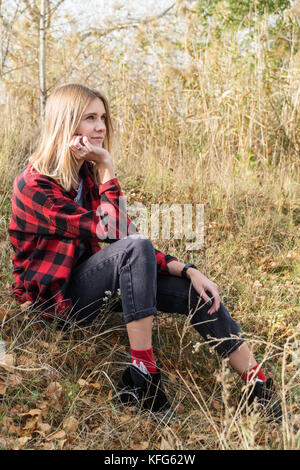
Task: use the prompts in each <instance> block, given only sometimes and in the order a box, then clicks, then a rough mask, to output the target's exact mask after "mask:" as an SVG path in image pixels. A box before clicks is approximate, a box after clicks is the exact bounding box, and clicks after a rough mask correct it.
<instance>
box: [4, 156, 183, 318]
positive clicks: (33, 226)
mask: <svg viewBox="0 0 300 470" xmlns="http://www.w3.org/2000/svg"><path fill="white" fill-rule="evenodd" d="M31 168H32V165H31V164H29V165H28V166H27V167H26V168H25V169H23V170H22V171H21V172H20V173H19V174H18V176H17V177H16V178H15V181H14V187H13V194H12V217H11V223H10V225H9V229H8V230H9V236H10V240H11V243H12V245H13V248H14V251H15V254H14V257H13V268H14V269H13V274H14V277H15V280H16V282H14V283H13V285H12V286H11V287H10V292H11V294H12V295H14V297H16V298H17V299H18V300H19V301H20V302H22V303H23V302H26V301H31V302H33V303H34V306H35V307H36V308H37V309H38V310H39V311H41V313H42V314H43V316H44V317H46V318H48V317H49V318H50V317H52V318H53V316H58V317H60V318H66V317H67V315H68V312H69V311H70V310H71V308H72V301H71V299H70V298H66V296H65V291H66V288H67V285H68V281H69V279H70V276H71V271H72V269H73V268H74V267H75V266H76V264H77V261H78V256H79V251H80V249H79V245H80V243H81V242H84V244H85V248H86V250H87V253H88V255H90V256H91V255H93V254H94V253H96V252H97V251H99V250H101V248H100V246H99V239H100V240H104V239H105V235H107V231H108V229H109V225H110V224H111V221H112V218H111V217H110V216H109V217H108V214H110V215H111V214H113V215H114V217H113V218H114V219H116V220H114V221H113V222H114V223H113V224H112V225H113V226H114V227H116V230H115V235H116V236H115V237H114V239H109V238H107V239H106V240H104V241H105V242H108V243H112V242H114V241H116V240H117V239H121V238H123V237H125V236H127V235H130V234H132V233H136V228H135V226H134V224H133V223H132V222H131V220H130V219H129V217H128V216H127V215H126V213H125V212H124V211H123V204H121V205H120V201H122V195H123V194H122V191H121V188H120V185H119V182H118V179H117V178H113V179H111V180H109V181H107V182H106V183H104V184H102V185H100V186H97V185H96V183H95V179H94V175H93V165H92V164H91V163H88V162H86V161H85V162H84V164H83V165H82V167H81V169H80V176H81V177H82V178H83V189H82V191H83V206H84V207H81V206H79V205H78V204H77V203H76V202H75V201H74V198H75V197H76V191H75V190H71V191H70V192H67V191H65V190H64V189H63V188H62V187H61V186H60V185H59V184H57V182H56V181H55V180H54V179H53V178H50V177H48V176H45V175H41V174H40V173H37V172H36V171H35V170H33V173H31V172H30V170H31ZM123 199H124V198H123ZM121 216H122V217H121ZM121 219H122V220H123V221H124V220H125V223H123V226H125V229H123V231H121V230H120V228H122V224H121V223H120V220H121ZM108 221H109V224H108ZM114 224H115V225H114ZM125 232H127V233H125ZM155 252H156V260H157V269H158V272H159V273H162V274H167V273H168V268H167V263H169V262H170V261H172V260H177V258H175V257H174V256H170V255H166V254H164V253H162V252H160V251H159V250H155Z"/></svg>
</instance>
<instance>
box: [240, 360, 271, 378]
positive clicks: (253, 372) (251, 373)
mask: <svg viewBox="0 0 300 470" xmlns="http://www.w3.org/2000/svg"><path fill="white" fill-rule="evenodd" d="M258 367H259V364H256V366H254V367H252V368H251V369H249V370H246V371H245V372H243V373H242V374H240V375H241V377H242V379H243V380H244V382H251V380H252V379H254V378H255V380H256V379H258V380H261V381H262V382H265V380H266V376H265V374H264V373H263V371H262V370H261V369H259V371H257V368H258Z"/></svg>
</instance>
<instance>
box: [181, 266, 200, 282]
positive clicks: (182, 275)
mask: <svg viewBox="0 0 300 470" xmlns="http://www.w3.org/2000/svg"><path fill="white" fill-rule="evenodd" d="M189 268H195V269H198V268H197V266H195V265H194V264H192V263H187V264H186V265H185V267H184V268H183V270H182V271H181V277H183V278H184V279H188V277H187V275H186V271H187V270H188V269H189Z"/></svg>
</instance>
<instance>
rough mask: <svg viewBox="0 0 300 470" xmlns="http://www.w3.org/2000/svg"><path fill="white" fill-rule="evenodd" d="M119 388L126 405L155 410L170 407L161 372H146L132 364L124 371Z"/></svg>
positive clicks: (120, 396) (122, 400) (121, 398)
mask: <svg viewBox="0 0 300 470" xmlns="http://www.w3.org/2000/svg"><path fill="white" fill-rule="evenodd" d="M118 389H119V391H120V392H119V394H118V396H119V398H120V400H121V402H122V403H123V404H124V405H129V406H132V405H137V406H140V407H141V408H142V409H144V410H151V411H153V412H157V411H164V410H167V409H168V408H170V404H169V402H168V399H167V397H166V395H165V392H164V390H163V387H162V383H161V375H160V372H155V373H150V372H148V373H147V374H146V373H143V372H142V371H141V370H140V369H138V368H137V367H135V366H133V365H131V366H129V367H128V368H127V369H126V370H125V371H124V372H123V374H122V376H121V378H120V380H119V383H118Z"/></svg>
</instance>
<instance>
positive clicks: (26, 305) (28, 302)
mask: <svg viewBox="0 0 300 470" xmlns="http://www.w3.org/2000/svg"><path fill="white" fill-rule="evenodd" d="M30 305H32V302H30V300H27V302H24V303H23V304H21V305H20V309H21V312H24V311H25V310H26V309H27V308H29V307H30Z"/></svg>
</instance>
